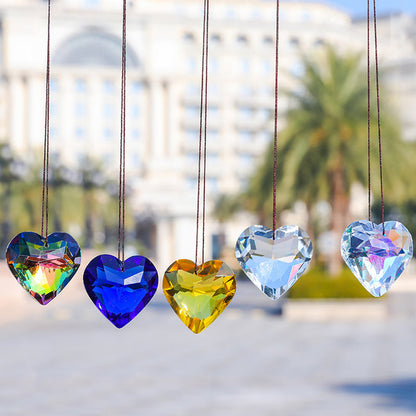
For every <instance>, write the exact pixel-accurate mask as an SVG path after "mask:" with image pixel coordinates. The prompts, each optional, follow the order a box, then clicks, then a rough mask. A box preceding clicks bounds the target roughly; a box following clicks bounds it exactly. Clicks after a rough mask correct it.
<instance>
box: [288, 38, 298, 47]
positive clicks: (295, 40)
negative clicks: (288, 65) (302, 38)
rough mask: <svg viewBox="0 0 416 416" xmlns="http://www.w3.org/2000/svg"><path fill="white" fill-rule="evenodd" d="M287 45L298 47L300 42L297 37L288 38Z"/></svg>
mask: <svg viewBox="0 0 416 416" xmlns="http://www.w3.org/2000/svg"><path fill="white" fill-rule="evenodd" d="M289 45H290V47H291V48H299V45H300V42H299V39H298V38H290V40H289Z"/></svg>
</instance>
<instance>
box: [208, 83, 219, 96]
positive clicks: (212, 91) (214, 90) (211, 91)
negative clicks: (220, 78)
mask: <svg viewBox="0 0 416 416" xmlns="http://www.w3.org/2000/svg"><path fill="white" fill-rule="evenodd" d="M219 90H220V89H219V88H218V85H217V84H214V83H212V84H209V85H208V93H209V94H213V95H216V94H218V93H219Z"/></svg>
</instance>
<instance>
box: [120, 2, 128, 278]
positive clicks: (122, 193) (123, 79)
mask: <svg viewBox="0 0 416 416" xmlns="http://www.w3.org/2000/svg"><path fill="white" fill-rule="evenodd" d="M121 56H122V57H121V123H120V177H119V194H118V258H119V259H121V262H122V270H124V261H125V257H124V242H125V224H126V82H127V0H123V34H122V53H121Z"/></svg>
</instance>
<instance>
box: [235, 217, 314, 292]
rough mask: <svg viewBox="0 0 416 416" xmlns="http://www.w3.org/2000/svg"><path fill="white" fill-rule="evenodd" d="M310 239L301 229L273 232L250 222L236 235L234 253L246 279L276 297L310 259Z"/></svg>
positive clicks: (293, 280)
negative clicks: (250, 224) (248, 225)
mask: <svg viewBox="0 0 416 416" xmlns="http://www.w3.org/2000/svg"><path fill="white" fill-rule="evenodd" d="M312 253H313V247H312V242H311V239H310V238H309V236H308V234H307V233H306V232H305V231H304V230H302V228H300V227H298V226H295V225H285V226H283V227H280V228H278V229H277V230H276V231H275V235H274V239H273V230H270V229H269V228H267V227H264V226H263V225H253V226H251V227H249V228H247V229H246V230H244V231H243V232H242V234H241V235H240V237H238V240H237V243H236V247H235V255H236V258H237V260H238V262H239V263H240V266H241V268H242V269H243V271H244V272H245V274H246V275H247V276H248V278H249V279H250V280H251V281H252V282H253V283H254V284H255V285H256V286H257V287H258V288H259V289H260V290H261V291H262V292H263V293H264V294H265V295H266V296H268V297H269V298H271V299H278V298H280V297H281V296H282V295H283V294H284V293H286V292H287V291H288V290H289V289H290V288H291V287H292V286H293V284H294V283H295V282H296V281H297V280H298V279H299V277H300V276H301V275H302V273H303V272H304V271H305V270H306V268H307V267H308V265H309V263H310V261H311V259H312Z"/></svg>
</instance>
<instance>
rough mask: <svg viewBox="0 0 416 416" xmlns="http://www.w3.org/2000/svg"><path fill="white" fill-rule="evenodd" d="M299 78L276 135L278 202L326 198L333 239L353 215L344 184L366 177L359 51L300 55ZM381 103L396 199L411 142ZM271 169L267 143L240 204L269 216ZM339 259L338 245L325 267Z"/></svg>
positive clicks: (405, 189) (388, 181)
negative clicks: (313, 56)
mask: <svg viewBox="0 0 416 416" xmlns="http://www.w3.org/2000/svg"><path fill="white" fill-rule="evenodd" d="M299 83H300V89H299V90H298V91H297V92H293V93H290V99H291V108H292V109H291V110H290V111H289V112H288V114H287V118H286V127H285V129H284V131H283V132H282V134H280V136H279V174H278V178H279V192H278V195H279V209H280V210H281V209H283V208H285V207H288V206H290V205H291V204H293V202H295V201H297V200H303V201H304V202H305V203H306V205H307V207H308V212H309V213H311V211H312V209H313V207H314V205H315V204H316V203H317V202H318V201H328V202H329V203H330V205H331V208H332V215H331V222H330V227H331V230H332V232H333V234H334V236H335V237H336V239H337V240H340V238H341V235H342V233H343V231H344V229H345V227H346V226H347V225H348V223H349V222H350V221H351V220H352V218H351V215H350V212H349V206H350V190H351V185H352V184H353V183H361V184H363V185H364V186H365V185H366V184H367V140H366V138H367V82H366V73H365V72H364V71H363V67H362V58H361V56H360V55H358V54H351V55H346V56H341V55H339V54H338V53H337V52H336V51H335V50H334V49H332V48H328V49H327V51H326V53H325V54H324V55H323V56H322V59H320V60H319V61H318V60H311V59H309V58H305V59H304V74H303V75H302V76H301V77H300V78H299ZM385 102H386V100H384V101H383V103H385ZM373 109H374V110H376V106H375V103H373ZM383 110H384V111H383V117H382V141H383V156H384V171H385V172H386V175H385V177H384V179H385V182H384V184H385V190H386V195H387V196H388V197H391V198H394V199H395V200H396V201H399V200H403V199H405V198H406V195H408V193H409V190H410V188H411V186H412V184H411V182H410V177H411V176H412V175H411V173H410V171H411V170H413V165H414V163H413V162H412V158H413V157H414V155H415V154H416V153H415V146H414V144H411V143H404V142H403V141H402V140H401V137H400V129H399V127H398V125H397V123H395V122H394V120H393V119H392V117H387V116H386V113H388V112H387V110H386V109H384V108H383ZM371 120H372V137H373V143H372V152H371V161H372V177H373V191H374V192H375V194H376V195H377V194H378V192H379V186H378V181H379V176H378V148H377V139H376V136H377V126H376V111H373V114H372V116H371ZM272 172H273V152H272V151H270V149H268V151H267V152H266V156H265V159H264V161H263V163H262V164H261V165H260V167H259V169H258V170H257V172H256V173H255V175H254V176H253V178H252V179H251V181H250V184H249V187H248V189H247V191H246V192H245V194H244V195H243V197H242V201H243V205H244V207H245V208H248V209H250V210H252V211H255V212H258V213H259V216H260V219H264V218H270V212H271V206H272V179H273V174H272ZM309 217H310V218H311V217H312V215H311V214H310V215H309ZM341 265H342V260H341V257H340V255H339V254H338V250H337V254H336V255H334V256H332V257H331V259H330V261H329V264H328V267H329V272H330V273H331V274H332V275H335V274H337V273H338V272H339V271H340V269H341Z"/></svg>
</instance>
